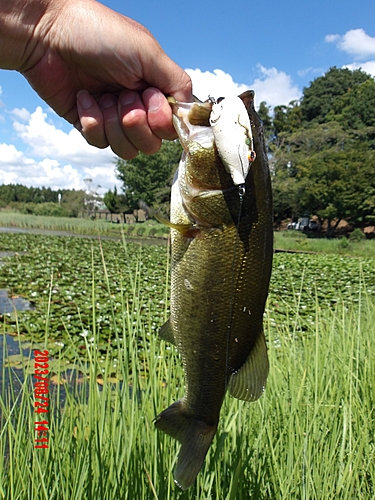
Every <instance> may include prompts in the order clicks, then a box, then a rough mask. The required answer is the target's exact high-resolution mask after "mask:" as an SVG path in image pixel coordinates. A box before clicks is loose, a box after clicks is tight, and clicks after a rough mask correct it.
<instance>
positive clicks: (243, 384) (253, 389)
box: [229, 332, 269, 401]
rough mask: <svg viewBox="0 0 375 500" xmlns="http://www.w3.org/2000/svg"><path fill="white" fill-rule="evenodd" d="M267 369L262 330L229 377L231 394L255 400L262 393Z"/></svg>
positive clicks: (265, 348) (264, 340) (247, 399)
mask: <svg viewBox="0 0 375 500" xmlns="http://www.w3.org/2000/svg"><path fill="white" fill-rule="evenodd" d="M268 369H269V363H268V356H267V346H266V339H265V338H264V333H263V332H262V333H261V334H260V335H259V337H258V339H257V341H256V344H255V346H254V348H253V350H252V351H251V352H250V354H249V356H248V358H247V360H246V361H245V363H244V364H243V365H242V366H241V368H240V369H239V370H238V371H237V372H236V373H233V375H231V377H230V379H229V392H230V394H231V396H233V397H234V398H237V399H243V400H244V401H256V400H257V399H258V398H259V397H260V396H261V395H262V394H263V391H264V388H265V386H266V381H267V376H268Z"/></svg>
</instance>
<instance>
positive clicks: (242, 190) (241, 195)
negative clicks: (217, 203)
mask: <svg viewBox="0 0 375 500" xmlns="http://www.w3.org/2000/svg"><path fill="white" fill-rule="evenodd" d="M245 194H246V189H245V184H240V185H239V186H238V196H239V198H240V205H239V208H238V219H237V226H236V229H237V237H236V239H235V241H234V247H233V261H232V283H231V288H232V294H231V301H230V304H229V319H228V333H227V345H226V353H225V374H226V376H225V390H226V389H227V387H228V378H229V374H228V367H229V341H230V335H231V328H232V317H233V307H234V295H235V265H236V257H237V249H238V244H239V240H240V235H239V231H240V222H241V216H242V205H243V199H244V197H245Z"/></svg>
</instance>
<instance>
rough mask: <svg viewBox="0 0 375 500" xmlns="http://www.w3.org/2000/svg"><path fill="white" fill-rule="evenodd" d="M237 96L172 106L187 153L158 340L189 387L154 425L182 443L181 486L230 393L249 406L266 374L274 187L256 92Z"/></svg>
mask: <svg viewBox="0 0 375 500" xmlns="http://www.w3.org/2000/svg"><path fill="white" fill-rule="evenodd" d="M239 97H240V99H239V98H235V99H236V100H234V99H228V100H225V99H224V100H222V101H220V102H218V103H216V102H215V103H213V102H206V103H178V102H175V101H174V102H171V106H172V111H173V123H174V127H175V129H176V131H177V134H178V136H179V140H180V142H181V144H182V146H183V148H184V153H183V156H182V159H181V162H180V165H179V169H178V172H177V175H176V177H175V180H174V183H173V186H172V194H171V221H170V226H171V228H172V229H171V249H172V250H171V251H172V260H171V263H172V271H171V298H170V307H171V317H170V320H169V321H168V322H167V323H166V324H165V325H164V326H163V327H162V329H161V332H160V335H161V337H162V338H164V339H165V340H169V341H171V342H173V343H174V344H175V345H176V346H177V348H178V350H179V352H180V353H181V356H182V359H183V366H184V372H185V379H186V389H185V395H184V396H183V398H182V399H181V400H179V401H177V402H175V403H173V404H172V405H171V406H170V407H169V408H167V409H166V410H164V411H163V412H162V413H160V415H158V416H157V417H156V419H155V425H156V427H157V428H158V429H160V430H162V431H164V432H166V433H167V434H169V435H171V436H172V437H174V438H176V439H177V440H178V441H180V443H181V449H180V453H179V457H178V462H177V466H176V469H175V481H176V482H177V484H178V485H179V486H180V487H181V488H183V489H186V488H188V487H189V486H190V485H191V484H192V483H193V482H194V480H195V478H196V476H197V474H198V472H199V470H200V469H201V467H202V464H203V462H204V458H205V456H206V454H207V451H208V449H209V447H210V444H211V442H212V439H213V437H214V435H215V433H216V430H217V426H218V422H219V415H220V409H221V406H222V403H223V399H224V396H225V393H226V391H227V389H228V390H229V392H230V394H231V395H232V396H234V397H236V398H239V399H242V400H246V401H255V400H256V399H258V398H259V397H260V396H261V394H262V393H263V391H264V388H265V384H266V379H267V375H268V357H267V348H266V342H265V338H264V334H263V313H264V307H265V302H266V298H267V293H268V286H269V280H270V275H271V266H272V252H273V248H272V245H273V232H272V199H271V198H272V195H271V183H270V176H269V169H268V161H267V155H266V151H265V145H264V138H263V128H262V123H261V121H260V119H259V117H258V115H257V114H256V112H255V109H254V105H253V97H254V93H253V92H251V91H248V92H245V93H244V94H242V95H241V96H239Z"/></svg>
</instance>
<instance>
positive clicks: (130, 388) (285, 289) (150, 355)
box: [0, 234, 375, 500]
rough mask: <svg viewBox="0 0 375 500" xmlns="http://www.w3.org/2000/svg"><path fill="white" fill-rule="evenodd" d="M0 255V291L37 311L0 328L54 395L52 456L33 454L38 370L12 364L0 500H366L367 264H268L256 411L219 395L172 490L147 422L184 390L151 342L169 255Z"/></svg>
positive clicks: (3, 416)
mask: <svg viewBox="0 0 375 500" xmlns="http://www.w3.org/2000/svg"><path fill="white" fill-rule="evenodd" d="M3 236H4V238H3ZM3 250H8V251H9V250H13V251H16V252H17V255H16V256H15V257H13V258H9V259H6V260H4V262H3V266H1V267H0V288H2V287H4V286H6V285H9V286H10V288H11V289H12V290H13V292H14V293H15V294H21V295H23V296H27V297H29V298H33V300H35V303H36V306H37V309H36V311H28V312H25V313H22V314H21V313H20V314H19V315H18V316H17V317H15V316H14V315H9V316H8V315H4V316H3V318H2V327H1V329H2V331H3V332H4V333H5V332H9V331H10V330H12V331H13V332H18V333H19V334H22V336H20V339H21V338H24V339H27V338H29V339H30V338H31V339H35V340H37V345H38V346H39V347H41V348H43V347H47V348H48V349H49V350H50V352H51V353H53V355H54V358H55V361H51V364H50V366H51V372H53V373H60V381H61V383H62V385H59V384H56V381H57V378H54V380H53V381H52V380H51V384H50V391H51V394H50V395H51V411H50V413H49V414H48V421H49V427H50V433H49V448H48V449H36V448H34V438H35V435H34V421H35V420H37V419H40V416H39V415H37V414H35V413H34V398H33V389H34V385H33V384H35V379H33V378H32V376H31V375H32V366H33V363H30V362H28V360H27V359H25V358H22V357H21V358H20V359H19V360H18V362H17V364H18V366H21V367H23V368H22V370H23V372H24V375H25V381H24V382H22V390H21V391H20V390H18V388H17V387H18V384H17V383H16V381H14V382H13V383H12V384H11V385H10V386H8V385H7V384H5V383H4V382H3V384H2V386H1V385H0V391H1V397H0V421H1V423H0V448H1V453H2V456H3V457H4V460H3V461H1V460H0V498H1V499H12V500H18V499H20V500H24V499H30V500H34V499H35V500H36V499H37V500H39V499H40V500H42V499H43V500H47V499H48V500H55V499H56V500H57V499H59V500H60V499H63V500H65V499H66V500H72V499H73V500H75V499H76V500H80V499H82V500H86V499H94V498H95V500H104V499H105V500H112V499H113V500H115V499H116V500H118V499H132V500H133V499H137V500H143V499H145V500H146V499H147V500H148V499H159V500H169V499H181V500H185V499H191V500H192V499H196V500H205V499H215V500H219V499H220V500H234V499H240V500H242V499H247V498H252V499H256V500H258V499H262V500H263V499H264V500H266V499H296V500H299V499H319V500H320V499H331V498H332V499H333V498H335V499H354V498H355V499H356V498H361V499H374V498H375V355H374V354H375V353H374V338H375V305H374V294H375V283H374V272H373V270H374V263H375V261H374V260H373V259H350V258H345V257H342V256H335V255H333V256H329V255H326V256H322V255H318V256H315V255H288V254H277V255H275V262H274V274H273V278H272V283H271V292H270V297H269V301H268V304H267V310H266V315H265V330H266V336H267V340H268V348H269V357H270V365H271V370H270V376H269V379H268V385H267V389H266V391H265V394H264V395H263V396H262V397H261V399H260V400H259V401H258V402H256V403H252V404H250V403H244V402H240V401H237V400H235V399H233V398H231V397H230V396H227V397H226V400H225V403H224V405H223V409H222V413H221V420H220V425H219V430H218V433H217V436H216V437H215V440H214V443H213V445H212V447H211V449H210V450H209V453H208V456H207V458H206V461H205V464H204V467H203V469H202V471H201V473H200V474H199V476H198V479H197V481H196V484H195V485H194V486H192V487H191V488H190V489H189V490H188V491H186V492H182V491H180V490H179V489H178V488H177V487H176V486H175V485H174V483H173V468H174V466H175V462H176V457H177V451H178V445H177V444H176V443H175V442H174V441H173V440H172V439H171V438H169V437H168V436H165V435H164V434H162V433H161V432H157V431H156V430H155V429H154V427H153V423H152V420H153V418H154V417H155V416H156V415H157V414H158V413H159V412H160V411H161V410H162V409H164V408H166V407H167V406H168V405H169V404H171V403H172V402H173V401H174V400H176V399H177V398H179V397H181V395H182V393H183V386H184V381H183V372H182V367H181V361H180V359H179V355H178V353H177V352H176V351H175V349H174V348H172V347H170V346H169V345H168V344H166V343H164V342H163V341H160V340H159V339H158V338H157V330H158V328H159V326H160V325H161V324H162V323H163V322H164V320H165V318H166V317H167V314H168V311H167V302H166V297H167V296H168V281H169V278H168V252H167V249H166V248H165V247H147V248H144V247H142V246H140V245H138V246H137V245H130V244H126V242H118V243H114V242H102V243H101V244H100V243H99V242H93V241H89V240H79V239H77V238H61V237H47V236H35V235H19V234H18V235H9V234H7V235H5V234H4V235H2V240H1V242H0V251H3ZM56 342H57V343H59V344H60V346H59V345H55V343H56ZM61 344H63V345H62V346H61ZM54 345H55V347H53V346H54ZM67 363H68V364H67ZM59 365H60V366H59ZM9 370H10V371H11V370H12V368H11V366H10V365H9V366H7V367H6V366H4V367H3V368H2V371H3V373H2V380H5V378H6V374H7V372H8V371H9ZM66 370H68V371H66ZM13 380H14V379H13ZM73 380H78V381H80V383H76V382H73ZM52 382H54V383H52ZM63 390H66V392H67V395H66V397H64V398H61V397H60V393H61V392H62V391H63Z"/></svg>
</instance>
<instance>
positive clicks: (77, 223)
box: [0, 211, 169, 238]
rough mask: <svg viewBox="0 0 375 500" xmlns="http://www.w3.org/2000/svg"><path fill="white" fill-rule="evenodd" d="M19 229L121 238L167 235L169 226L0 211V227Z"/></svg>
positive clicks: (154, 222)
mask: <svg viewBox="0 0 375 500" xmlns="http://www.w3.org/2000/svg"><path fill="white" fill-rule="evenodd" d="M1 226H2V227H15V228H20V229H42V230H47V231H48V230H49V231H66V232H69V233H75V234H87V235H99V234H100V235H102V236H115V237H119V238H121V234H122V232H124V233H125V234H126V235H127V236H129V237H133V236H134V237H159V238H160V237H165V238H166V237H168V233H169V228H167V227H165V226H163V225H162V224H159V223H157V222H156V221H155V220H149V221H147V222H145V223H139V224H112V223H111V222H109V221H105V220H104V219H95V220H92V219H82V218H74V217H48V216H41V215H27V214H20V213H17V212H7V211H0V227H1Z"/></svg>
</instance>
